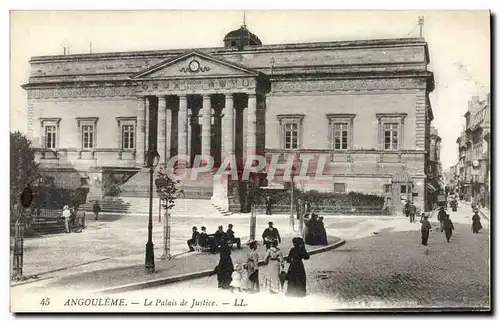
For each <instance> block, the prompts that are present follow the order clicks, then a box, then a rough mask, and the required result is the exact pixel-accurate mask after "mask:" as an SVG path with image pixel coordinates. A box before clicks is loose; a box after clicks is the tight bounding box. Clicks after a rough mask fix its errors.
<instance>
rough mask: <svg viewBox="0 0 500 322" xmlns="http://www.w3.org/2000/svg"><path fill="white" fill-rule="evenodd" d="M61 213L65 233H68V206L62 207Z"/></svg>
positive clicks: (69, 212) (69, 219) (69, 217)
mask: <svg viewBox="0 0 500 322" xmlns="http://www.w3.org/2000/svg"><path fill="white" fill-rule="evenodd" d="M62 215H63V218H64V227H65V228H66V234H69V233H70V232H71V230H70V221H71V211H70V210H69V207H68V206H67V205H65V206H64V207H63V213H62Z"/></svg>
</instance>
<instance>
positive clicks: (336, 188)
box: [333, 183, 345, 193]
mask: <svg viewBox="0 0 500 322" xmlns="http://www.w3.org/2000/svg"><path fill="white" fill-rule="evenodd" d="M333 192H336V193H344V192H345V183H334V184H333Z"/></svg>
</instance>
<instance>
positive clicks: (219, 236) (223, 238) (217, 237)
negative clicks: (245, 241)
mask: <svg viewBox="0 0 500 322" xmlns="http://www.w3.org/2000/svg"><path fill="white" fill-rule="evenodd" d="M226 242H227V235H226V233H225V232H224V227H222V225H220V226H219V227H218V229H217V231H216V232H215V233H214V244H215V247H216V248H220V246H221V245H222V244H223V243H226Z"/></svg>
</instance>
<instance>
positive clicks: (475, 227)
mask: <svg viewBox="0 0 500 322" xmlns="http://www.w3.org/2000/svg"><path fill="white" fill-rule="evenodd" d="M482 228H483V226H482V225H481V217H480V216H479V209H477V208H476V209H474V216H472V233H474V234H477V233H479V231H480V230H481V229H482Z"/></svg>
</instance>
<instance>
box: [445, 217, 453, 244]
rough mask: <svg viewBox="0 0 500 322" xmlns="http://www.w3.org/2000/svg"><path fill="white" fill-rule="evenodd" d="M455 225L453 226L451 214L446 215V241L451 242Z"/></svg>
mask: <svg viewBox="0 0 500 322" xmlns="http://www.w3.org/2000/svg"><path fill="white" fill-rule="evenodd" d="M454 229H455V227H454V226H453V222H452V221H451V219H450V215H448V214H447V215H446V217H445V219H444V222H443V230H444V234H445V236H446V241H447V242H448V243H449V242H450V238H451V235H452V234H453V230H454Z"/></svg>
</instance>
